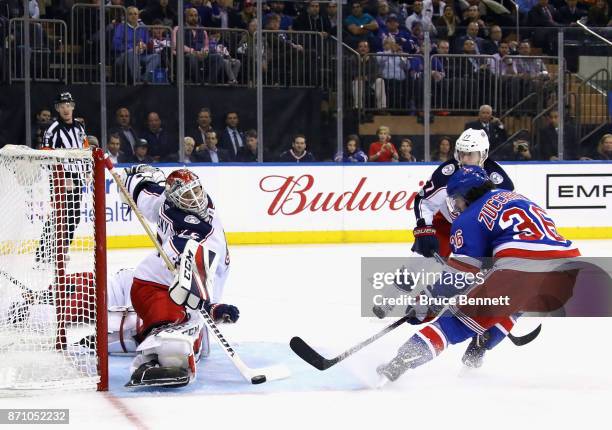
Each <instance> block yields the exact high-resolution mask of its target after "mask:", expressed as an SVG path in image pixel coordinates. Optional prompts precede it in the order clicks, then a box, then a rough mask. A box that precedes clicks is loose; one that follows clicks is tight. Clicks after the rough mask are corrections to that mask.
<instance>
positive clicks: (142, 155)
mask: <svg viewBox="0 0 612 430" xmlns="http://www.w3.org/2000/svg"><path fill="white" fill-rule="evenodd" d="M129 162H130V163H138V164H151V163H152V162H153V157H151V156H150V155H149V144H148V143H147V140H146V139H138V141H137V142H136V146H134V156H133V157H132V159H131V160H129Z"/></svg>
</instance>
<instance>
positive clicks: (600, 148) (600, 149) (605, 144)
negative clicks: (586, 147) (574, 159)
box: [585, 134, 612, 160]
mask: <svg viewBox="0 0 612 430" xmlns="http://www.w3.org/2000/svg"><path fill="white" fill-rule="evenodd" d="M585 158H586V157H585ZM592 159H593V160H612V134H604V135H603V136H602V137H601V139H599V144H598V145H597V150H596V151H595V154H593V157H592Z"/></svg>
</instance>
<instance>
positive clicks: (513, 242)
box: [450, 189, 580, 262]
mask: <svg viewBox="0 0 612 430" xmlns="http://www.w3.org/2000/svg"><path fill="white" fill-rule="evenodd" d="M450 242H451V246H452V249H453V254H454V255H455V256H457V257H460V256H465V257H467V258H468V260H470V259H480V258H482V257H495V258H500V257H516V258H527V259H538V260H540V259H542V260H544V259H553V258H568V257H577V256H579V255H580V252H579V251H578V249H577V248H576V247H575V246H574V245H573V244H572V242H571V241H569V240H566V239H565V238H564V237H563V236H561V235H560V234H559V232H558V231H557V228H556V227H555V223H554V222H553V220H552V219H551V218H550V217H549V216H548V214H547V213H546V211H545V210H544V209H542V208H541V207H540V206H538V205H537V204H535V203H534V202H532V201H531V200H529V199H527V198H526V197H524V196H522V195H520V194H518V193H515V192H514V191H507V190H501V189H498V190H492V191H489V192H488V193H486V194H485V195H484V196H482V197H481V198H480V199H478V200H476V201H475V202H473V203H471V204H470V205H469V206H468V207H467V208H466V210H465V211H463V213H461V215H459V217H457V219H455V220H454V221H453V225H452V228H451V238H450ZM466 262H467V261H466Z"/></svg>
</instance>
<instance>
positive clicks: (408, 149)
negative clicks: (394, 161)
mask: <svg viewBox="0 0 612 430" xmlns="http://www.w3.org/2000/svg"><path fill="white" fill-rule="evenodd" d="M412 147H413V145H412V140H410V139H409V138H407V137H406V138H404V139H402V140H401V142H400V148H399V159H398V161H399V162H400V163H416V161H417V159H416V157H415V156H414V155H412Z"/></svg>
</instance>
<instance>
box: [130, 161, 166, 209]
mask: <svg viewBox="0 0 612 430" xmlns="http://www.w3.org/2000/svg"><path fill="white" fill-rule="evenodd" d="M119 175H120V177H121V182H123V185H125V187H126V188H127V190H128V191H129V192H130V195H131V196H132V198H133V199H134V201H138V194H139V193H140V191H141V190H142V189H143V188H145V187H146V186H147V185H148V184H155V185H159V186H162V187H163V186H164V184H165V182H166V175H165V174H164V172H162V171H161V170H159V169H158V168H157V167H153V166H149V165H148V164H137V165H135V166H132V167H128V168H125V169H122V170H120V171H119ZM121 200H122V201H123V202H124V203H126V204H127V201H125V197H124V196H123V194H121Z"/></svg>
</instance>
